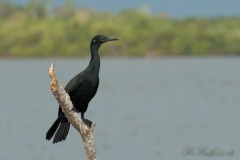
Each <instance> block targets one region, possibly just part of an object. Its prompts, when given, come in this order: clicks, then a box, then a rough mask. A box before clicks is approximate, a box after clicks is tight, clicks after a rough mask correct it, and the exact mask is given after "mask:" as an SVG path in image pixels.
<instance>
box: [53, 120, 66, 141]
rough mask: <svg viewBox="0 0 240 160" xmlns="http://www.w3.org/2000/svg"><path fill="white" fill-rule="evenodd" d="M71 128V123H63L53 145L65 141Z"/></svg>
mask: <svg viewBox="0 0 240 160" xmlns="http://www.w3.org/2000/svg"><path fill="white" fill-rule="evenodd" d="M69 128H70V123H69V122H68V121H67V122H61V123H60V126H59V128H58V130H57V132H56V134H55V136H54V139H53V143H57V142H61V141H64V140H65V139H66V137H67V135H68V131H69Z"/></svg>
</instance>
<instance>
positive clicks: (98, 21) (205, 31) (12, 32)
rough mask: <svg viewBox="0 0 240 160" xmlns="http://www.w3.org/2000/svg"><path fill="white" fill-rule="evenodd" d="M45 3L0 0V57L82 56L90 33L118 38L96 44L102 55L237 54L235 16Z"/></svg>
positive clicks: (239, 36)
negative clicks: (171, 15) (182, 16)
mask: <svg viewBox="0 0 240 160" xmlns="http://www.w3.org/2000/svg"><path fill="white" fill-rule="evenodd" d="M40 2H41V3H40ZM49 3H50V1H49V0H45V1H37V0H29V1H28V3H27V4H25V5H16V4H12V3H10V2H8V1H1V2H0V28H1V29H0V39H1V41H0V42H1V43H0V57H48V56H60V57H61V56H62V57H63V56H72V57H74V56H86V55H89V42H90V40H91V38H92V37H93V36H94V35H96V34H106V35H108V36H110V37H118V38H119V39H120V41H118V42H114V43H112V44H108V45H104V46H103V47H102V48H101V53H103V55H105V56H165V55H166V56H180V55H239V54H240V27H239V26H240V17H229V18H223V17H219V18H212V19H209V18H204V17H203V18H191V17H189V18H185V19H171V18H169V17H168V16H167V15H164V14H157V15H151V14H148V13H146V12H144V11H141V10H132V9H125V10H123V11H121V12H119V13H108V12H96V11H94V10H91V9H86V8H78V7H77V5H76V4H75V1H74V0H66V1H65V5H64V6H58V7H51V5H50V4H49Z"/></svg>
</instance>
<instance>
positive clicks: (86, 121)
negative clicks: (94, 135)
mask: <svg viewBox="0 0 240 160" xmlns="http://www.w3.org/2000/svg"><path fill="white" fill-rule="evenodd" d="M82 121H83V123H84V124H85V125H87V126H88V128H91V127H92V124H93V122H92V121H90V120H88V119H82Z"/></svg>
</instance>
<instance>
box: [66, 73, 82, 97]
mask: <svg viewBox="0 0 240 160" xmlns="http://www.w3.org/2000/svg"><path fill="white" fill-rule="evenodd" d="M84 77H85V76H84V73H83V72H81V73H79V74H77V75H76V76H75V77H73V78H72V79H71V80H70V81H69V82H68V84H67V85H66V87H65V91H66V92H67V93H68V94H69V96H70V97H71V96H72V95H74V93H76V91H77V90H78V88H79V86H81V84H82V83H83V82H84V79H85V78H84Z"/></svg>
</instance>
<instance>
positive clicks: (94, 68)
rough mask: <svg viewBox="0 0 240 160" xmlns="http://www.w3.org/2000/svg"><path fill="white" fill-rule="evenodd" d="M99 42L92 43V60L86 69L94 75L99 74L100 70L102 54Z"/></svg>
mask: <svg viewBox="0 0 240 160" xmlns="http://www.w3.org/2000/svg"><path fill="white" fill-rule="evenodd" d="M99 47H100V45H99V44H91V45H90V49H91V60H90V62H89V65H88V67H87V69H86V72H87V73H89V74H91V75H92V76H98V74H99V70H100V56H99V54H98V49H99Z"/></svg>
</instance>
